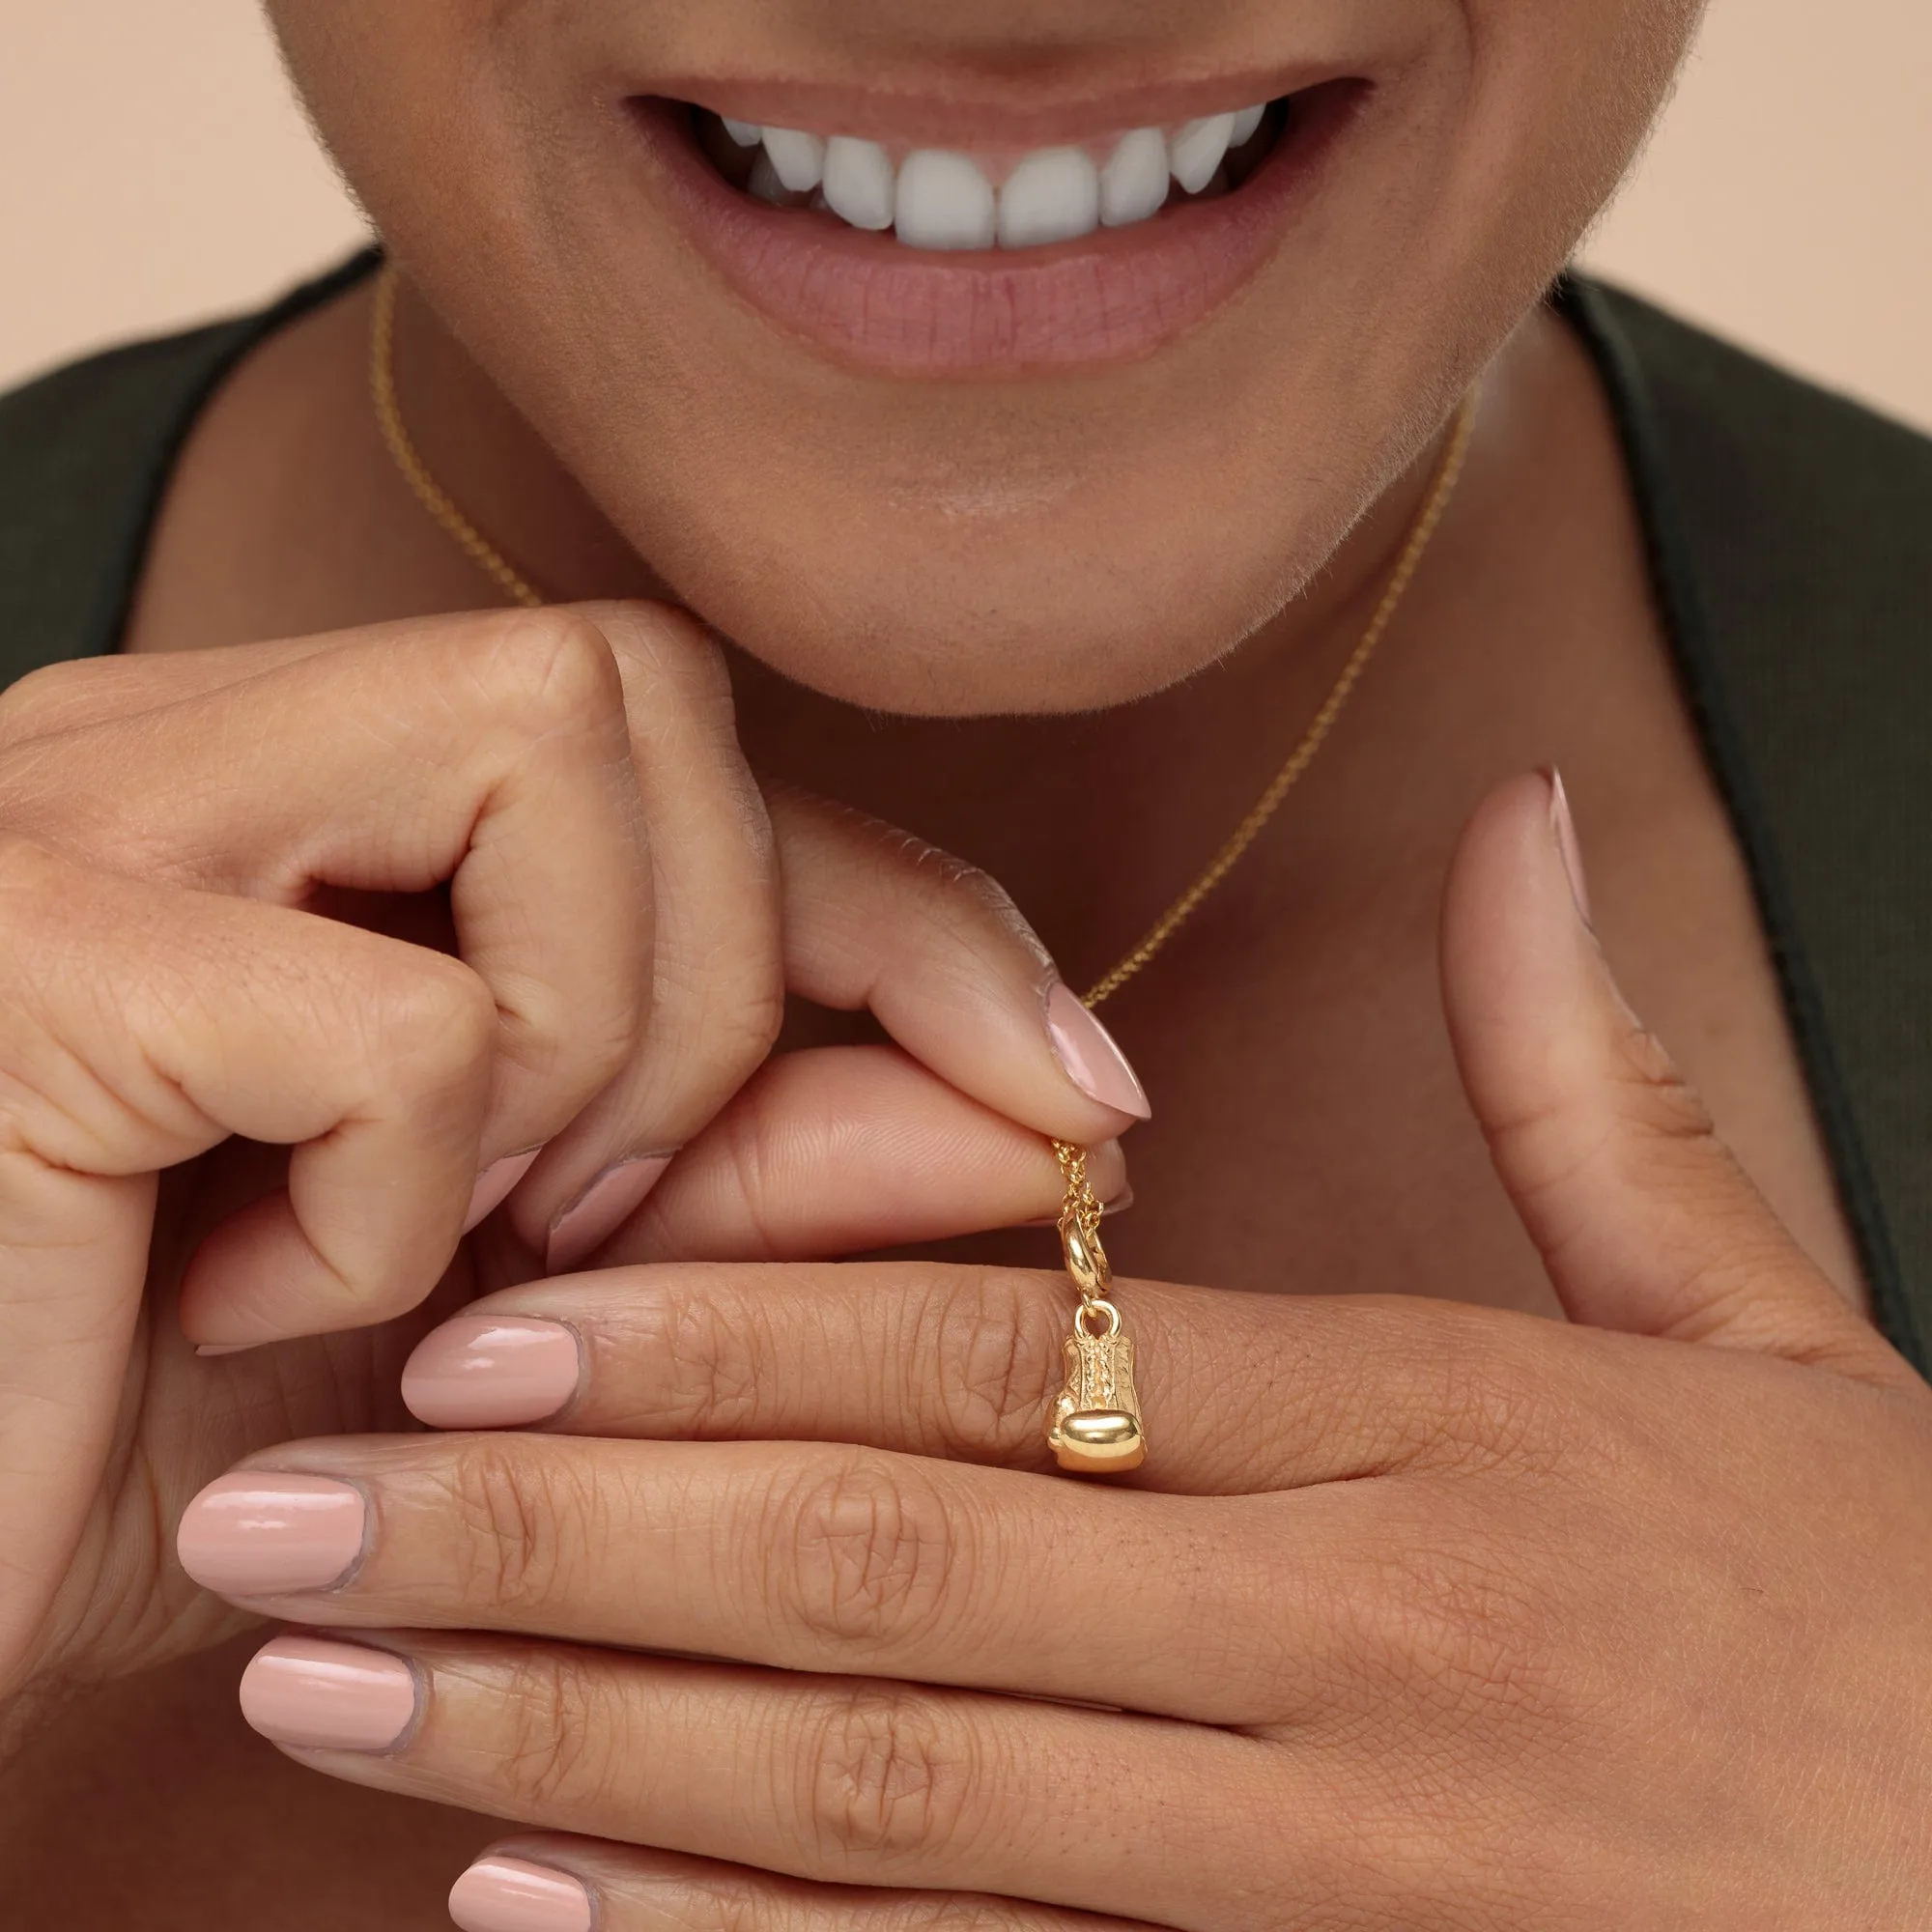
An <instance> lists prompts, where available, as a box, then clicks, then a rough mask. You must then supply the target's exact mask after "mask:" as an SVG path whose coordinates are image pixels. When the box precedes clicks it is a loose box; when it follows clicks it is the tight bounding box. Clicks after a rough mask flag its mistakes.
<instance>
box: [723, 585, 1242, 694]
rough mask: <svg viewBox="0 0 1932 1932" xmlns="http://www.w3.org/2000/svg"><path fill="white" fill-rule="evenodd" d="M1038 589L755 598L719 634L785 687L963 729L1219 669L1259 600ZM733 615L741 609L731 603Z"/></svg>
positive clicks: (823, 589)
mask: <svg viewBox="0 0 1932 1932" xmlns="http://www.w3.org/2000/svg"><path fill="white" fill-rule="evenodd" d="M1066 588H1067V586H1065V585H1064V584H1054V585H1045V584H1040V583H1038V582H1031V581H1029V582H1024V583H1021V582H1009V583H999V582H994V583H987V582H980V584H978V585H977V586H972V587H969V586H966V585H963V584H959V583H956V582H955V583H945V582H924V583H921V584H919V585H917V586H909V587H908V590H907V594H906V595H905V596H904V597H903V598H902V599H897V600H894V599H883V600H882V599H880V598H879V597H877V596H876V595H872V596H855V597H852V598H850V599H844V600H841V599H840V598H838V595H837V593H836V590H833V591H829V590H828V586H826V585H825V584H823V583H822V582H820V583H817V584H814V585H813V594H812V597H811V599H810V603H809V604H808V603H807V602H806V600H804V599H800V600H798V601H797V602H795V603H791V604H787V605H783V606H773V605H771V604H769V603H766V602H765V601H764V600H762V599H760V600H756V601H754V602H752V603H750V604H747V605H744V606H734V608H731V609H730V611H729V614H728V616H726V615H725V614H723V613H722V612H721V611H720V610H719V609H718V608H717V607H715V606H714V607H712V608H706V606H705V605H704V604H703V603H702V602H699V601H698V600H696V599H694V600H693V601H694V602H695V603H697V608H699V609H700V611H702V612H703V614H704V615H705V616H706V617H707V618H708V619H709V620H710V621H711V622H713V623H714V624H715V625H716V626H717V628H718V629H719V630H721V631H722V632H723V633H724V634H725V636H726V637H728V638H730V639H731V640H732V641H733V642H734V643H735V644H736V645H737V646H738V647H739V648H740V649H741V650H744V651H745V652H747V653H749V654H750V655H751V656H752V657H754V658H756V659H757V660H758V661H759V662H760V663H761V664H763V665H765V666H767V667H768V668H770V669H772V670H775V671H777V672H778V673H779V674H780V675H781V676H782V677H785V678H788V679H790V680H791V681H792V682H794V683H796V684H801V685H804V686H806V687H808V688H809V689H810V690H812V691H815V692H817V693H819V694H820V695H821V696H826V697H830V698H834V699H836V700H838V702H840V703H844V704H851V705H856V706H859V707H861V708H863V709H865V710H868V711H879V712H889V713H893V714H895V715H897V716H901V717H921V718H965V717H991V716H1013V715H1018V714H1025V713H1039V714H1049V713H1065V712H1079V711H1095V710H1104V709H1106V708H1108V707H1109V706H1112V705H1117V704H1125V703H1130V702H1132V701H1133V700H1134V699H1136V698H1140V697H1146V696H1150V695H1151V694H1152V693H1154V692H1157V691H1162V690H1165V689H1166V688H1167V687H1168V686H1170V685H1173V684H1177V683H1179V681H1180V680H1182V679H1183V678H1186V677H1189V676H1192V675H1193V674H1194V673H1195V672H1196V671H1198V670H1201V669H1203V668H1206V667H1207V666H1208V665H1210V664H1212V663H1213V662H1214V661H1215V660H1216V659H1218V658H1220V657H1221V656H1223V655H1224V654H1225V653H1226V652H1228V651H1229V650H1231V649H1233V648H1234V647H1235V646H1236V645H1237V644H1238V643H1240V641H1241V640H1242V639H1243V638H1244V637H1246V636H1247V635H1248V634H1249V633H1250V632H1251V631H1252V630H1253V628H1254V626H1255V615H1254V612H1255V610H1256V608H1257V607H1256V603H1255V602H1252V601H1250V602H1247V603H1240V602H1238V601H1236V600H1229V599H1222V600H1216V601H1213V602H1211V603H1210V602H1208V601H1207V600H1204V599H1203V597H1202V596H1201V594H1200V587H1199V585H1198V584H1191V585H1183V584H1180V583H1171V584H1169V583H1149V582H1145V581H1136V582H1132V583H1130V584H1129V585H1128V586H1126V594H1121V592H1120V590H1118V589H1117V590H1116V592H1115V594H1113V595H1104V594H1099V593H1095V592H1094V583H1093V580H1091V579H1087V578H1085V577H1084V575H1083V577H1082V579H1081V582H1080V591H1081V594H1079V595H1077V596H1069V595H1067V594H1066ZM725 601H726V603H727V604H732V603H733V600H728V599H727V600H725Z"/></svg>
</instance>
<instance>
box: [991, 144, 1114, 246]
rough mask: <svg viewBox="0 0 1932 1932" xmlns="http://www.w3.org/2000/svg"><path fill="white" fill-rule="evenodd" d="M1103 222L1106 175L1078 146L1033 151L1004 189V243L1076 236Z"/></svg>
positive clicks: (1023, 243)
mask: <svg viewBox="0 0 1932 1932" xmlns="http://www.w3.org/2000/svg"><path fill="white" fill-rule="evenodd" d="M1099 225H1100V175H1099V171H1098V170H1097V169H1096V168H1095V167H1094V163H1093V162H1092V161H1091V160H1089V159H1088V157H1087V156H1086V155H1085V154H1084V153H1082V152H1081V150H1080V149H1078V148H1042V149H1041V150H1040V151H1039V152H1038V153H1037V154H1034V155H1029V156H1027V157H1026V159H1025V160H1023V161H1022V162H1021V163H1020V164H1019V166H1018V167H1016V168H1015V169H1014V170H1013V171H1012V173H1011V174H1009V176H1008V177H1007V185H1005V186H1004V187H1003V188H1001V190H1000V245H1001V247H1003V248H1037V247H1041V246H1043V245H1044V244H1045V243H1046V242H1049V241H1073V240H1075V239H1076V238H1078V237H1079V236H1082V235H1091V234H1093V232H1094V229H1095V228H1097V227H1098V226H1099Z"/></svg>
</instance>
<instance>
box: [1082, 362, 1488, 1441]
mask: <svg viewBox="0 0 1932 1932" xmlns="http://www.w3.org/2000/svg"><path fill="white" fill-rule="evenodd" d="M1475 427H1476V398H1475V395H1474V392H1473V391H1472V392H1471V393H1470V394H1469V395H1468V396H1466V397H1465V398H1464V399H1463V407H1462V408H1461V410H1459V411H1458V412H1457V415H1456V423H1455V427H1454V428H1453V429H1452V430H1451V431H1450V433H1449V440H1448V442H1447V443H1446V444H1445V445H1444V447H1443V451H1442V459H1441V461H1440V462H1439V463H1438V464H1437V465H1436V469H1435V479H1434V481H1433V482H1432V483H1431V485H1430V488H1429V494H1428V496H1427V497H1424V499H1423V503H1422V507H1421V509H1420V510H1418V511H1417V512H1416V516H1415V521H1414V523H1413V524H1411V525H1410V526H1409V529H1408V535H1407V538H1406V541H1405V542H1404V544H1403V547H1402V554H1401V555H1400V556H1399V557H1397V559H1396V565H1395V569H1394V571H1393V572H1392V573H1391V574H1390V577H1389V581H1388V584H1387V587H1386V588H1385V589H1384V590H1383V592H1382V595H1381V601H1380V602H1379V603H1378V604H1377V606H1376V608H1375V611H1374V614H1373V615H1372V616H1371V617H1370V618H1369V626H1368V629H1367V630H1365V631H1364V632H1363V633H1362V636H1361V639H1360V641H1359V642H1357V644H1356V645H1355V648H1354V649H1353V650H1352V651H1350V653H1349V659H1348V662H1347V663H1346V664H1345V665H1344V666H1343V667H1342V669H1341V672H1340V674H1339V675H1338V676H1337V677H1336V679H1335V682H1334V683H1333V684H1332V685H1331V686H1330V687H1329V690H1328V696H1326V697H1325V698H1323V699H1322V701H1321V709H1320V710H1318V711H1317V712H1316V714H1315V716H1314V717H1313V718H1312V719H1311V720H1310V721H1309V724H1308V727H1307V729H1306V730H1304V731H1303V732H1302V734H1301V737H1300V739H1299V740H1298V741H1297V743H1296V745H1295V747H1294V750H1293V751H1292V752H1291V753H1289V755H1288V761H1287V762H1286V763H1285V764H1284V765H1283V766H1282V768H1281V769H1280V771H1278V772H1277V773H1276V774H1275V775H1274V777H1273V778H1272V779H1270V780H1269V781H1268V784H1267V788H1266V789H1265V790H1264V792H1263V793H1262V795H1261V797H1260V798H1258V799H1257V800H1256V801H1255V803H1254V805H1253V807H1252V808H1251V809H1250V810H1249V812H1248V815H1247V816H1246V817H1245V818H1243V819H1242V820H1241V822H1240V824H1238V825H1237V826H1236V828H1235V829H1234V831H1233V832H1232V833H1231V834H1230V835H1229V838H1228V841H1227V843H1226V844H1224V845H1223V846H1222V847H1221V849H1220V850H1219V851H1218V852H1217V853H1215V855H1214V856H1213V858H1212V859H1210V860H1209V861H1208V866H1207V867H1206V869H1205V870H1204V871H1203V872H1202V873H1201V874H1200V876H1199V877H1198V878H1196V879H1195V880H1194V882H1193V884H1192V885H1190V886H1189V887H1188V888H1187V890H1186V891H1185V892H1183V893H1182V894H1181V895H1180V896H1179V898H1178V899H1176V900H1175V901H1174V903H1173V904H1172V905H1170V906H1169V907H1168V909H1167V910H1166V911H1165V912H1164V913H1162V914H1161V916H1160V917H1159V918H1158V919H1157V920H1155V921H1154V923H1153V924H1152V925H1151V927H1150V928H1149V929H1148V933H1147V936H1146V937H1145V938H1144V939H1143V940H1142V941H1141V942H1140V944H1139V945H1138V946H1136V947H1135V948H1134V949H1133V951H1132V952H1129V953H1127V955H1126V956H1125V957H1124V958H1123V959H1122V960H1121V961H1120V963H1119V964H1118V965H1116V966H1114V967H1113V968H1112V969H1111V970H1110V971H1109V972H1107V973H1105V974H1103V975H1102V976H1101V978H1100V979H1099V980H1096V981H1095V982H1094V985H1093V986H1092V987H1091V988H1090V989H1089V990H1088V991H1087V992H1085V993H1083V994H1082V995H1081V999H1080V1004H1081V1005H1082V1006H1083V1007H1085V1008H1086V1009H1088V1010H1089V1011H1090V1012H1091V1011H1092V1010H1093V1009H1094V1008H1095V1007H1097V1006H1099V1005H1100V1004H1101V1002H1102V1001H1104V1000H1108V999H1111V998H1112V997H1113V995H1114V994H1116V993H1118V992H1119V991H1120V990H1121V988H1122V986H1124V985H1125V984H1126V983H1127V981H1128V980H1131V979H1132V978H1133V977H1134V975H1135V974H1137V973H1138V972H1140V970H1141V969H1142V968H1143V967H1144V966H1146V965H1147V963H1148V962H1149V960H1151V958H1152V957H1153V956H1154V954H1155V953H1157V952H1159V951H1160V950H1161V948H1162V947H1164V946H1165V945H1166V944H1167V943H1168V941H1169V940H1170V939H1172V938H1173V937H1174V935H1175V934H1176V933H1177V932H1178V931H1179V929H1180V927H1181V925H1182V924H1183V923H1185V922H1186V921H1187V920H1188V919H1189V918H1191V917H1192V915H1193V914H1194V912H1195V911H1196V909H1197V908H1198V907H1199V906H1200V904H1201V902H1202V900H1203V899H1205V898H1206V897H1207V896H1208V894H1209V893H1211V892H1212V891H1213V890H1214V888H1215V887H1216V886H1218V885H1219V884H1220V883H1221V881H1222V880H1223V879H1225V878H1226V877H1227V876H1228V874H1229V873H1230V872H1232V871H1233V870H1234V869H1235V867H1236V866H1237V865H1238V864H1239V863H1240V862H1241V859H1242V858H1243V856H1244V855H1245V854H1246V852H1247V850H1248V847H1249V846H1251V845H1252V844H1253V843H1254V842H1255V840H1256V839H1257V838H1260V837H1261V835H1262V831H1263V829H1264V827H1265V826H1266V824H1267V822H1268V820H1269V819H1271V818H1272V817H1273V816H1274V815H1275V813H1276V812H1277V811H1279V810H1281V806H1282V801H1283V800H1284V799H1286V798H1287V797H1288V795H1289V793H1290V792H1291V791H1293V789H1294V787H1295V785H1296V783H1297V782H1298V781H1300V778H1301V775H1302V774H1303V773H1304V772H1305V771H1307V769H1308V767H1309V766H1310V765H1312V764H1313V763H1314V762H1315V755H1316V753H1318V752H1320V751H1321V747H1322V745H1323V744H1324V743H1325V742H1326V741H1327V738H1328V734H1329V733H1330V732H1331V731H1332V730H1333V729H1334V728H1335V721H1336V720H1337V719H1338V718H1340V717H1341V715H1342V712H1343V709H1344V707H1345V706H1346V705H1347V704H1348V702H1349V699H1350V696H1352V695H1353V693H1354V689H1355V686H1356V685H1357V684H1358V683H1360V681H1361V676H1362V673H1363V672H1364V671H1365V670H1366V669H1367V668H1369V660H1370V659H1371V658H1372V657H1374V656H1375V653H1376V646H1377V645H1378V644H1379V643H1380V642H1381V640H1382V636H1383V633H1384V632H1386V631H1387V629H1388V627H1389V625H1390V624H1391V622H1393V621H1394V618H1395V613H1396V612H1397V611H1399V610H1400V609H1401V608H1402V601H1403V599H1404V598H1405V597H1406V595H1407V594H1408V586H1409V584H1410V583H1411V582H1413V581H1414V578H1415V573H1416V571H1417V570H1418V569H1419V568H1420V567H1421V564H1422V559H1423V557H1424V555H1425V554H1427V552H1428V550H1429V545H1430V542H1431V540H1432V539H1433V538H1434V537H1435V530H1436V526H1437V525H1439V524H1440V523H1441V521H1442V514H1443V512H1444V511H1445V510H1447V509H1448V507H1449V499H1450V497H1453V496H1454V495H1455V494H1456V485H1457V483H1458V481H1459V480H1460V479H1461V477H1462V474H1463V464H1464V463H1465V461H1466V460H1467V458H1468V454H1469V440H1470V438H1471V436H1472V435H1473V434H1474V431H1475ZM1053 1151H1054V1154H1055V1156H1056V1157H1057V1158H1058V1159H1059V1162H1060V1171H1061V1173H1062V1174H1063V1175H1064V1176H1065V1180H1066V1202H1065V1207H1064V1208H1062V1209H1061V1213H1060V1240H1061V1247H1062V1249H1063V1252H1064V1254H1065V1261H1066V1272H1067V1274H1068V1275H1069V1276H1070V1277H1071V1278H1072V1281H1073V1286H1074V1287H1075V1288H1076V1289H1078V1290H1079V1291H1080V1307H1079V1309H1078V1310H1077V1312H1076V1313H1075V1315H1074V1317H1073V1333H1072V1334H1071V1335H1069V1336H1068V1337H1067V1339H1066V1346H1065V1360H1066V1384H1065V1387H1064V1388H1063V1389H1062V1390H1061V1393H1060V1399H1059V1401H1057V1402H1056V1403H1055V1404H1054V1406H1053V1413H1052V1415H1051V1416H1050V1417H1049V1418H1048V1421H1047V1425H1046V1440H1047V1446H1048V1447H1049V1448H1050V1449H1051V1450H1052V1451H1053V1453H1054V1457H1055V1460H1056V1461H1057V1462H1058V1463H1059V1464H1060V1466H1061V1467H1062V1468H1063V1469H1066V1470H1069V1471H1071V1472H1072V1473H1074V1474H1076V1475H1084V1476H1096V1475H1120V1474H1124V1473H1125V1471H1127V1470H1128V1469H1137V1468H1139V1467H1140V1465H1141V1464H1142V1463H1144V1462H1145V1461H1146V1460H1147V1434H1146V1431H1145V1430H1144V1429H1143V1427H1142V1424H1141V1408H1140V1397H1139V1395H1138V1393H1137V1392H1136V1390H1135V1388H1134V1345H1133V1340H1132V1338H1131V1337H1130V1336H1128V1335H1124V1334H1122V1331H1121V1311H1120V1310H1119V1309H1118V1308H1117V1307H1115V1305H1114V1303H1113V1302H1112V1301H1111V1300H1110V1299H1109V1298H1108V1296H1109V1293H1110V1291H1111V1290H1112V1287H1113V1280H1114V1276H1113V1270H1112V1269H1111V1268H1110V1267H1109V1266H1108V1265H1107V1257H1106V1254H1105V1252H1104V1251H1103V1250H1102V1248H1101V1246H1100V1204H1099V1202H1098V1201H1097V1200H1095V1199H1094V1189H1093V1187H1092V1186H1091V1185H1090V1183H1089V1182H1088V1179H1087V1156H1086V1154H1085V1153H1084V1152H1082V1151H1081V1150H1080V1149H1078V1148H1075V1147H1069V1146H1068V1145H1067V1144H1066V1143H1065V1141H1055V1142H1054V1144H1053ZM1095 1322H1098V1323H1099V1324H1100V1325H1099V1326H1098V1327H1097V1329H1096V1327H1095V1326H1094V1323H1095Z"/></svg>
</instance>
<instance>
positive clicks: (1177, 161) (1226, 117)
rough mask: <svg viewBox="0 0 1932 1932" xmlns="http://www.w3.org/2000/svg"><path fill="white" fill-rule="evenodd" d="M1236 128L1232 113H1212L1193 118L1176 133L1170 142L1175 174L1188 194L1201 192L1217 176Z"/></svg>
mask: <svg viewBox="0 0 1932 1932" xmlns="http://www.w3.org/2000/svg"><path fill="white" fill-rule="evenodd" d="M1234 131H1235V117H1234V116H1233V115H1232V114H1209V115H1208V117H1207V118H1206V119H1205V120H1201V121H1190V122H1189V123H1188V124H1187V126H1186V127H1184V128H1181V130H1180V131H1179V133H1178V134H1177V135H1175V137H1174V139H1173V141H1172V142H1171V143H1170V158H1171V160H1172V164H1173V167H1174V178H1175V180H1176V181H1178V182H1179V184H1180V185H1181V186H1182V187H1184V188H1185V189H1186V190H1187V192H1188V193H1189V194H1199V193H1200V192H1201V190H1202V189H1203V188H1204V187H1206V186H1207V185H1208V183H1209V182H1210V181H1212V180H1213V179H1214V170H1215V169H1216V168H1218V167H1219V166H1220V165H1221V162H1222V161H1223V159H1224V158H1225V157H1226V156H1227V153H1228V140H1229V137H1230V136H1231V135H1232V134H1233V133H1234Z"/></svg>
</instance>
